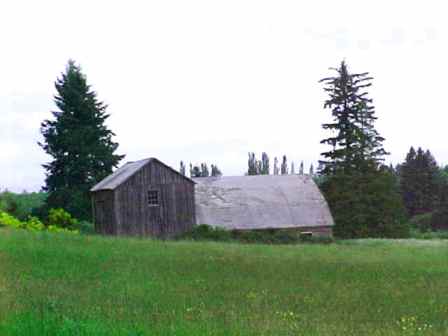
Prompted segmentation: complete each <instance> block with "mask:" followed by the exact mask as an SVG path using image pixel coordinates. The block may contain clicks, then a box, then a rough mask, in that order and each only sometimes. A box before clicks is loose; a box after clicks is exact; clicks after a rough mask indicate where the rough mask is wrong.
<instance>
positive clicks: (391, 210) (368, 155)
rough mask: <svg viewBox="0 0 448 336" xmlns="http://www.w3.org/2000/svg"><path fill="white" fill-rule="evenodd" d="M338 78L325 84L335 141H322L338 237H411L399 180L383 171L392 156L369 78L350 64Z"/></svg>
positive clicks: (327, 194)
mask: <svg viewBox="0 0 448 336" xmlns="http://www.w3.org/2000/svg"><path fill="white" fill-rule="evenodd" d="M333 70H336V71H337V75H336V76H334V77H329V78H324V79H322V80H321V82H322V83H324V85H325V88H324V90H325V92H326V93H327V94H328V95H329V98H328V99H327V100H326V101H325V104H324V108H329V109H331V114H332V118H333V120H332V122H331V123H327V124H323V125H322V127H323V128H324V129H326V130H329V131H331V137H329V138H326V139H324V140H322V141H321V143H322V144H328V145H330V146H331V147H332V149H331V150H329V151H327V152H324V153H322V154H321V155H322V156H323V157H324V158H325V160H323V161H320V162H319V165H320V167H321V169H320V170H319V173H320V174H321V175H322V177H323V179H322V182H321V188H322V191H323V192H324V195H325V198H326V199H327V201H328V204H329V206H330V208H331V210H332V214H333V217H334V219H335V223H336V225H335V228H334V232H335V234H336V235H337V236H339V237H343V238H356V237H403V236H406V235H407V233H408V228H407V226H406V224H405V217H404V214H405V212H404V206H403V202H402V199H401V196H400V194H399V191H398V188H397V183H396V179H395V177H394V176H393V174H391V173H390V172H389V171H388V170H387V169H384V167H383V166H382V165H381V163H382V162H383V161H384V156H385V155H386V154H388V153H387V152H386V151H385V150H384V148H383V146H382V142H383V141H384V138H383V137H381V136H380V135H379V133H378V132H377V131H376V130H375V128H374V122H375V120H376V119H377V118H376V116H375V109H374V107H373V106H372V100H371V99H370V98H368V96H367V95H368V93H367V91H366V90H367V88H369V87H370V86H371V80H372V78H371V77H369V76H368V73H360V74H351V73H349V71H348V68H347V66H346V64H345V62H342V63H341V66H340V67H339V68H337V69H333Z"/></svg>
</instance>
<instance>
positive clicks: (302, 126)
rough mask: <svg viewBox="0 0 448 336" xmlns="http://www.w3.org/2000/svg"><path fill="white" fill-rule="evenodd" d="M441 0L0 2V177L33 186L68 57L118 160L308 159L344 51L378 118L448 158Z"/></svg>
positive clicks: (235, 163) (402, 141)
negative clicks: (93, 94) (328, 81)
mask: <svg viewBox="0 0 448 336" xmlns="http://www.w3.org/2000/svg"><path fill="white" fill-rule="evenodd" d="M443 3H444V1H428V0H427V1H409V0H407V1H404V0H394V1H359V0H357V1H355V0H353V1H342V0H341V1H331V0H329V1H316V0H314V1H281V0H280V1H279V0H277V1H262V0H253V1H249V0H238V1H233V0H226V1H212V0H204V1H185V0H180V1H169V0H163V1H132V0H127V1H92V0H90V1H80V0H78V1H62V0H58V1H50V0H40V1H23V0H11V1H10V0H2V1H1V2H0V32H1V33H0V34H1V40H0V41H1V48H0V130H1V132H0V164H1V166H0V167H1V168H0V170H1V174H0V187H1V188H9V189H10V190H16V191H21V190H23V189H26V190H38V189H39V188H40V186H42V184H43V180H44V171H43V169H42V168H41V164H43V163H45V162H46V161H48V160H49V157H47V156H46V155H45V154H44V153H43V151H42V149H41V148H40V147H38V145H37V144H36V143H37V141H39V140H40V133H39V127H40V123H41V121H42V120H44V119H46V118H49V117H50V116H51V114H50V111H51V110H53V109H54V105H53V101H52V97H53V95H54V93H55V91H54V86H53V83H54V81H55V79H56V78H57V77H58V76H59V75H60V73H61V72H62V71H64V68H65V65H66V63H67V60H68V59H69V58H73V59H74V60H76V61H77V62H78V63H79V64H80V65H81V66H82V68H83V71H84V73H85V74H86V75H87V79H88V81H89V83H90V84H91V85H92V87H93V88H94V89H95V90H96V91H97V93H98V97H99V99H100V100H103V101H105V102H106V103H107V104H109V109H108V112H109V113H110V114H111V117H110V119H109V122H108V125H109V127H110V128H111V129H112V130H113V131H114V132H115V133H116V134H117V136H116V138H115V140H116V141H118V142H119V144H120V147H119V151H118V152H119V153H120V154H126V158H125V161H127V160H137V159H141V158H146V157H150V156H155V157H158V158H159V159H161V160H162V161H164V162H166V163H168V164H169V165H171V166H173V167H175V168H177V167H178V162H179V160H181V159H182V160H184V161H186V162H193V163H199V162H202V161H207V162H208V163H217V164H218V166H219V167H220V168H221V169H222V170H223V172H224V174H225V175H241V174H243V173H244V171H245V170H246V169H247V167H246V166H247V152H248V151H255V152H256V153H257V154H258V156H260V155H261V151H266V152H267V153H268V154H269V155H270V157H271V159H273V157H274V156H279V157H280V156H281V155H282V154H286V155H287V157H288V159H289V161H290V160H291V159H292V160H294V161H295V162H296V166H297V164H298V163H299V162H300V161H301V160H303V161H304V162H305V167H308V165H309V164H310V163H311V162H313V163H315V162H317V160H318V159H319V153H320V152H322V151H323V150H325V147H322V146H321V145H319V141H320V140H321V139H322V138H323V137H324V135H325V133H324V132H323V131H322V130H321V124H322V123H323V122H327V121H328V120H329V117H330V112H329V111H328V110H324V109H323V101H324V99H325V96H324V93H323V90H322V86H321V85H320V84H319V83H318V80H319V79H321V78H322V77H325V76H327V75H328V74H329V73H330V72H329V71H328V68H329V67H334V66H337V65H338V64H339V63H340V61H341V60H342V59H346V61H347V62H348V64H349V66H350V68H351V70H352V71H354V72H363V71H369V72H370V73H371V75H372V76H374V78H375V80H374V87H373V88H372V90H371V91H370V95H371V97H372V98H373V99H374V104H375V106H376V108H377V116H378V117H379V120H378V122H377V129H378V130H379V131H380V133H381V134H382V135H383V136H384V137H385V138H386V139H387V140H386V142H385V147H386V149H387V150H388V151H390V152H391V153H392V155H391V156H390V157H389V158H388V161H392V162H394V163H397V162H400V161H402V160H403V159H404V156H405V154H406V152H407V150H408V149H409V147H410V146H411V145H414V146H423V147H425V148H429V149H430V150H431V151H432V152H433V153H434V155H435V157H436V159H437V160H438V162H439V163H443V164H446V163H448V145H447V143H446V141H445V135H446V132H444V131H445V130H446V128H447V120H448V117H447V116H448V111H447V107H446V97H447V95H446V91H447V89H448V85H447V84H446V78H448V52H447V51H448V49H447V45H448V24H447V20H446V13H447V9H446V8H445V6H444V5H443Z"/></svg>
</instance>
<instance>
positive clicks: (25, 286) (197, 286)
mask: <svg viewBox="0 0 448 336" xmlns="http://www.w3.org/2000/svg"><path fill="white" fill-rule="evenodd" d="M447 297H448V242H444V241H440V240H434V241H424V240H421V241H417V240H406V241H400V240H390V241H388V240H365V241H347V242H340V243H337V244H330V245H307V244H304V245H296V246H267V245H255V244H254V245H243V244H236V243H212V242H162V241H151V240H144V239H115V238H102V237H95V236H82V235H81V236H73V235H65V234H50V233H30V232H25V231H12V230H5V229H0V335H2V336H3V335H5V336H9V335H27V336H28V335H31V336H32V335H324V336H325V335H444V334H447V333H448V320H447V318H446V317H447V315H448V301H447ZM419 328H420V329H421V330H419Z"/></svg>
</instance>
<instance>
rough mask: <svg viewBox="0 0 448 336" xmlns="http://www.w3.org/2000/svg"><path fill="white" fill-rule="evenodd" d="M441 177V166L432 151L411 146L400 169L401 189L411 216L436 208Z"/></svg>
mask: <svg viewBox="0 0 448 336" xmlns="http://www.w3.org/2000/svg"><path fill="white" fill-rule="evenodd" d="M439 179H440V172H439V168H438V166H437V162H436V160H435V159H434V157H433V155H432V154H431V152H430V151H429V150H426V151H424V150H423V149H422V148H420V147H419V148H418V149H417V151H415V149H414V148H413V147H411V148H410V150H409V152H408V154H407V155H406V159H405V162H403V163H402V164H401V165H400V169H399V181H400V190H401V194H402V197H403V201H404V204H405V206H406V209H407V211H408V214H409V215H410V216H414V215H417V214H422V213H427V212H431V211H432V210H433V209H434V206H435V204H436V202H437V199H438V195H439V191H440V188H439V185H440V183H439Z"/></svg>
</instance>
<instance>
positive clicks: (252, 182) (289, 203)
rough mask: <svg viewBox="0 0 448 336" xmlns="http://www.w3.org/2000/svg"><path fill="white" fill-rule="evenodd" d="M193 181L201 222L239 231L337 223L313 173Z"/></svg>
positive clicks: (206, 178) (199, 220)
mask: <svg viewBox="0 0 448 336" xmlns="http://www.w3.org/2000/svg"><path fill="white" fill-rule="evenodd" d="M193 180H194V181H195V182H196V188H195V189H196V222H197V223H198V224H208V225H212V226H218V227H223V228H226V229H239V230H245V229H247V230H250V229H267V228H294V227H316V226H332V225H333V224H334V223H333V218H332V216H331V213H330V210H329V208H328V205H327V202H326V201H325V199H324V197H323V196H322V194H321V192H320V190H319V188H318V187H317V185H316V184H315V183H314V181H313V179H312V178H310V177H309V176H305V175H257V176H223V177H219V178H216V177H203V178H195V179H193Z"/></svg>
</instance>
